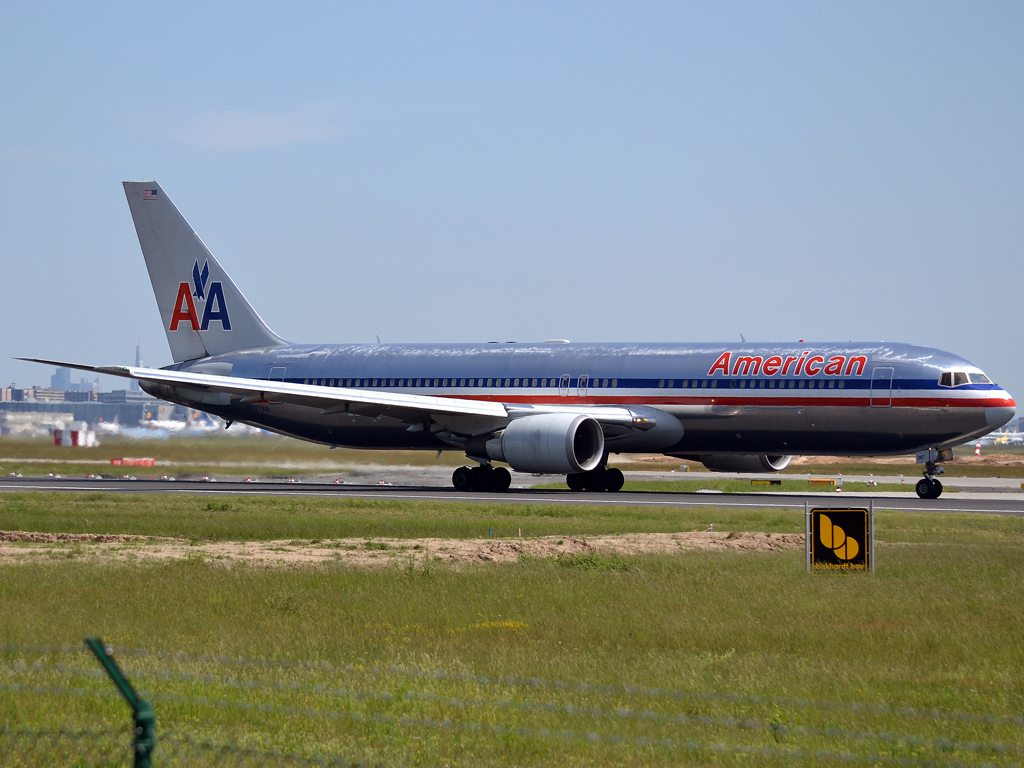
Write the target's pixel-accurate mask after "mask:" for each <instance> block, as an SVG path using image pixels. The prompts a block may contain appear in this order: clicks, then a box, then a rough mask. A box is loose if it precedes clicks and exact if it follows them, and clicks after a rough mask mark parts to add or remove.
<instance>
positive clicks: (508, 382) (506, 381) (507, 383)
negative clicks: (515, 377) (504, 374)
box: [505, 379, 512, 387]
mask: <svg viewBox="0 0 1024 768" xmlns="http://www.w3.org/2000/svg"><path fill="white" fill-rule="evenodd" d="M511 384H512V379H505V386H506V387H508V386H510V385H511Z"/></svg>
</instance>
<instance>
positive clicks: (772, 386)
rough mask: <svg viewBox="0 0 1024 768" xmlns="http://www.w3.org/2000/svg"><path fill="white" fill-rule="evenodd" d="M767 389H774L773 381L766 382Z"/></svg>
mask: <svg viewBox="0 0 1024 768" xmlns="http://www.w3.org/2000/svg"><path fill="white" fill-rule="evenodd" d="M768 389H775V380H774V379H772V380H771V381H769V382H768Z"/></svg>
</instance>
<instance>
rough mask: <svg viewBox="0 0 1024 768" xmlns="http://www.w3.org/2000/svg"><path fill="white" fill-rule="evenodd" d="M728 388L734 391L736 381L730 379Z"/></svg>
mask: <svg viewBox="0 0 1024 768" xmlns="http://www.w3.org/2000/svg"><path fill="white" fill-rule="evenodd" d="M729 388H730V389H736V379H732V380H731V381H730V382H729Z"/></svg>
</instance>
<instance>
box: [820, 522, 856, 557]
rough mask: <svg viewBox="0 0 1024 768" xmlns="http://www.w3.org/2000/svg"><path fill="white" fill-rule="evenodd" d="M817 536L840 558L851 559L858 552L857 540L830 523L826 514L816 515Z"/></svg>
mask: <svg viewBox="0 0 1024 768" xmlns="http://www.w3.org/2000/svg"><path fill="white" fill-rule="evenodd" d="M818 526H819V527H818V538H819V539H821V543H822V544H824V545H825V546H826V547H828V548H829V549H831V550H832V551H833V552H834V553H835V556H836V557H838V558H839V559H840V560H853V558H855V557H856V556H857V554H858V553H859V552H860V545H859V544H858V543H857V540H856V539H854V538H851V537H849V536H847V535H846V531H844V530H843V529H842V528H840V527H839V526H838V525H835V524H833V523H832V521H831V520H830V519H829V517H828V515H820V516H819V517H818Z"/></svg>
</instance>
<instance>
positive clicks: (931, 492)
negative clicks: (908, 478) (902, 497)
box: [914, 477, 942, 499]
mask: <svg viewBox="0 0 1024 768" xmlns="http://www.w3.org/2000/svg"><path fill="white" fill-rule="evenodd" d="M914 490H916V491H917V495H918V497H919V498H922V499H937V498H939V496H941V495H942V483H940V482H939V481H938V480H936V479H935V478H932V477H926V478H923V479H921V480H918V481H917V486H916V487H915V489H914Z"/></svg>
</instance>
